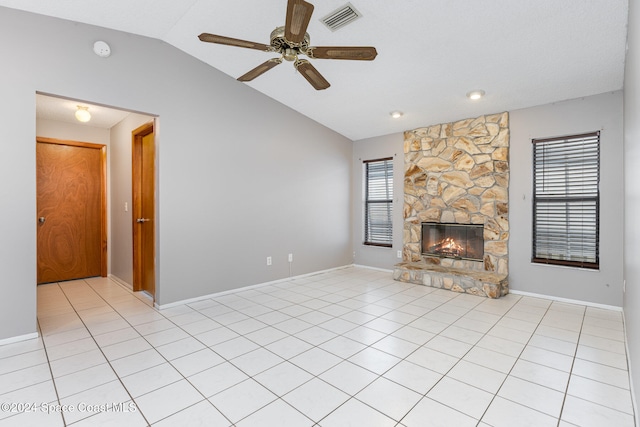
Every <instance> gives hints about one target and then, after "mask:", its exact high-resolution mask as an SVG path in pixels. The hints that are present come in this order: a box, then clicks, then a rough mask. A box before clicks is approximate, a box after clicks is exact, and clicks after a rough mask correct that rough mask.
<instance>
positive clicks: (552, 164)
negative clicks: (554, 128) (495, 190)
mask: <svg viewBox="0 0 640 427" xmlns="http://www.w3.org/2000/svg"><path fill="white" fill-rule="evenodd" d="M532 142H533V247H532V261H533V262H536V263H547V264H559V265H566V266H574V267H583V268H594V269H597V268H599V262H600V256H599V246H600V245H599V243H600V242H599V240H600V231H599V229H600V219H599V217H600V190H599V183H600V132H592V133H587V134H582V135H573V136H567V137H558V138H547V139H534V140H532Z"/></svg>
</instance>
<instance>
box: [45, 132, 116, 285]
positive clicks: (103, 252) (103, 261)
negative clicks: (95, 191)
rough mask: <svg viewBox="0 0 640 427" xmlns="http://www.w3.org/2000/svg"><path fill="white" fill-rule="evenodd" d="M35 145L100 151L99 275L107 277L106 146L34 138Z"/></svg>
mask: <svg viewBox="0 0 640 427" xmlns="http://www.w3.org/2000/svg"><path fill="white" fill-rule="evenodd" d="M37 143H42V144H57V145H67V146H71V147H82V148H91V149H94V150H100V241H101V245H100V246H101V247H100V275H101V276H102V277H107V265H108V251H107V248H108V242H107V146H106V145H104V144H96V143H93V142H83V141H71V140H65V139H56V138H46V137H42V136H36V144H37ZM36 191H37V189H36Z"/></svg>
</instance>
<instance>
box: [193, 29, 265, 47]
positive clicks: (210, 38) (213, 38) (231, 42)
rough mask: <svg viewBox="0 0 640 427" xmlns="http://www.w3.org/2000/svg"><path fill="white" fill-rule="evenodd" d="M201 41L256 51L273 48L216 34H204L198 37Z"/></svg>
mask: <svg viewBox="0 0 640 427" xmlns="http://www.w3.org/2000/svg"><path fill="white" fill-rule="evenodd" d="M198 38H199V39H200V41H203V42H207V43H217V44H225V45H227V46H237V47H246V48H247V49H256V50H262V51H269V49H270V48H271V46H268V45H266V44H262V43H254V42H250V41H246V40H240V39H233V38H231V37H225V36H217V35H215V34H209V33H202V34H200V35H199V36H198Z"/></svg>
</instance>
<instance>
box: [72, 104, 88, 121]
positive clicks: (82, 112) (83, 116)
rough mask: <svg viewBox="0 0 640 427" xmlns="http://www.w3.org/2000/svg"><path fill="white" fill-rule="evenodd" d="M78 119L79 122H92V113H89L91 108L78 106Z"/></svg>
mask: <svg viewBox="0 0 640 427" xmlns="http://www.w3.org/2000/svg"><path fill="white" fill-rule="evenodd" d="M76 119H78V121H79V122H82V123H86V122H88V121H89V120H91V113H90V112H89V107H83V106H82V105H78V109H77V110H76Z"/></svg>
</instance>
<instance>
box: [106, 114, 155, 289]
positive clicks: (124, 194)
mask: <svg viewBox="0 0 640 427" xmlns="http://www.w3.org/2000/svg"><path fill="white" fill-rule="evenodd" d="M152 120H153V117H151V116H145V115H142V114H130V115H129V116H127V117H126V118H125V119H124V120H122V121H121V122H120V123H118V124H117V125H115V126H114V127H112V128H111V131H110V141H111V144H110V147H109V149H110V150H109V154H110V156H109V160H110V165H111V167H110V169H109V171H110V179H109V189H110V190H109V195H110V198H111V204H110V205H109V207H110V209H109V214H110V215H109V216H110V218H111V226H110V227H109V249H110V252H109V253H110V256H109V261H110V266H111V268H110V269H109V274H111V275H113V276H115V277H116V278H117V279H118V280H119V281H120V282H124V283H126V284H128V285H129V287H133V230H132V228H131V227H132V218H133V217H132V212H133V211H132V205H133V199H132V195H131V185H132V177H131V167H132V148H131V132H132V131H133V130H135V129H137V128H138V127H140V126H142V125H143V124H145V123H148V122H150V121H152ZM125 203H126V204H127V209H128V210H127V211H125V209H124V207H125Z"/></svg>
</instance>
